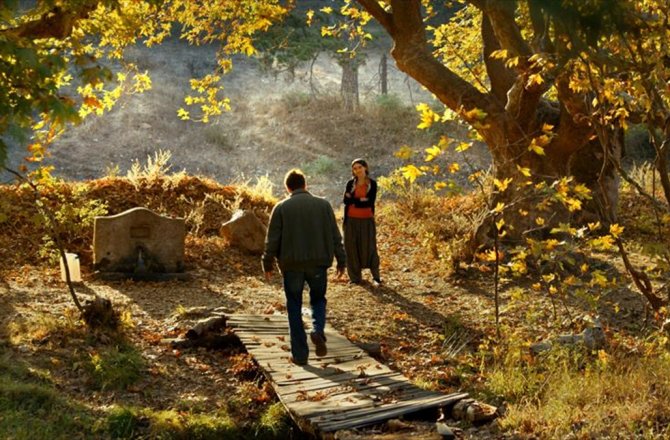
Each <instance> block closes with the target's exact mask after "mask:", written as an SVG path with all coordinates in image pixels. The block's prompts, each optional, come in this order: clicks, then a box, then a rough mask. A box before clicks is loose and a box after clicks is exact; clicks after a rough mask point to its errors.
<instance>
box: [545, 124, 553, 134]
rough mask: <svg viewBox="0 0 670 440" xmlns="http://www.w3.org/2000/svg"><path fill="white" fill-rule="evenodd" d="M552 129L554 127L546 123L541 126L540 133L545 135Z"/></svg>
mask: <svg viewBox="0 0 670 440" xmlns="http://www.w3.org/2000/svg"><path fill="white" fill-rule="evenodd" d="M553 129H554V126H553V125H551V124H547V123H546V122H545V123H544V124H542V131H543V132H545V133H548V132H551V131H552V130H553Z"/></svg>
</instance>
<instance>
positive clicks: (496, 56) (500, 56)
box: [489, 49, 507, 60]
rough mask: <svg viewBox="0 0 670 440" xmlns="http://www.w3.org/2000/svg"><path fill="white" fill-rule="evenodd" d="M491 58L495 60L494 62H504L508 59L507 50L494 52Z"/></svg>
mask: <svg viewBox="0 0 670 440" xmlns="http://www.w3.org/2000/svg"><path fill="white" fill-rule="evenodd" d="M489 57H490V58H493V59H494V60H504V59H505V58H507V50H505V49H498V50H494V51H493V52H491V54H490V55H489Z"/></svg>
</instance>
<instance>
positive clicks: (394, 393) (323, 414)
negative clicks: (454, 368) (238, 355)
mask: <svg viewBox="0 0 670 440" xmlns="http://www.w3.org/2000/svg"><path fill="white" fill-rule="evenodd" d="M227 323H228V326H229V327H230V328H232V329H233V331H234V332H235V334H236V335H238V337H239V338H240V340H241V341H242V343H243V344H244V345H245V346H246V348H247V351H248V352H249V353H250V354H251V356H253V357H254V359H256V361H257V362H258V365H259V367H260V368H261V370H263V372H264V374H265V375H266V376H267V377H268V380H269V381H270V382H271V383H272V385H273V387H274V388H275V390H276V392H277V396H278V397H279V400H280V401H281V402H282V404H284V405H285V406H286V408H287V410H288V412H289V413H290V414H291V417H292V418H293V419H294V420H295V421H296V423H298V425H299V426H303V427H304V426H309V427H310V429H311V430H312V431H314V432H331V431H336V430H339V429H345V428H352V427H356V426H364V425H367V424H371V423H375V422H378V421H382V420H385V419H388V418H392V417H397V416H398V415H402V414H406V413H409V412H414V411H418V410H421V409H425V408H430V407H439V406H443V405H448V404H450V403H453V402H455V401H457V400H460V399H462V398H463V397H466V396H467V395H466V394H451V395H444V394H441V393H437V392H433V391H426V390H423V389H421V388H419V387H417V386H415V385H413V384H412V383H411V382H410V381H409V380H408V379H407V378H406V377H405V376H404V375H402V374H401V373H398V372H395V371H393V370H391V369H390V368H389V367H388V366H386V365H384V364H382V363H380V362H378V361H377V360H375V359H373V358H371V357H369V356H368V355H367V354H366V353H365V352H364V351H363V350H362V349H361V348H359V347H357V346H355V345H354V344H352V343H351V342H350V341H349V340H347V338H345V337H344V336H342V335H340V334H338V333H336V332H335V331H333V330H332V329H331V328H327V329H326V332H325V333H326V338H327V345H328V354H327V355H326V356H324V357H322V358H317V357H315V355H314V347H313V346H312V343H311V341H309V338H308V344H309V346H310V358H309V364H308V365H304V366H300V365H295V364H293V363H291V362H290V360H289V359H290V338H289V335H288V320H287V318H286V316H282V315H231V316H228V317H227Z"/></svg>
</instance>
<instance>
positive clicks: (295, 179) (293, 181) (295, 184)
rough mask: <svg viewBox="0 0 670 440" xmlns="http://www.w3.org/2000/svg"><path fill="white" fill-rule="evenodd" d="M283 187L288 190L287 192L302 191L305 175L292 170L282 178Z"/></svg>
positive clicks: (294, 169)
mask: <svg viewBox="0 0 670 440" xmlns="http://www.w3.org/2000/svg"><path fill="white" fill-rule="evenodd" d="M284 185H286V188H288V190H289V191H295V190H296V189H302V188H304V187H305V175H304V174H303V172H302V171H300V170H299V169H297V168H293V169H292V170H290V171H289V172H288V173H286V177H284Z"/></svg>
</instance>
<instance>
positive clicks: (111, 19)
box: [0, 0, 287, 163]
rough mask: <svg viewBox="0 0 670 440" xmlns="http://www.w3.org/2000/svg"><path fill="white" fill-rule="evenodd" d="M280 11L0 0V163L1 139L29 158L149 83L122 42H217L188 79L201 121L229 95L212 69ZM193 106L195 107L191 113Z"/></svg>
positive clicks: (248, 0)
mask: <svg viewBox="0 0 670 440" xmlns="http://www.w3.org/2000/svg"><path fill="white" fill-rule="evenodd" d="M286 12H287V9H286V6H285V5H282V4H281V2H280V1H279V0H260V1H257V0H234V1H233V0H230V1H213V0H205V1H198V2H191V1H185V0H165V1H164V0H146V1H142V0H124V1H109V0H71V1H67V0H39V1H35V2H21V1H17V0H9V1H4V2H2V3H0V72H1V73H0V134H1V135H2V137H0V163H3V162H4V159H5V157H6V152H7V141H8V140H9V139H13V140H15V141H19V142H20V143H21V144H29V147H28V149H29V151H30V156H31V158H32V160H35V161H39V160H41V158H42V157H43V156H44V153H45V151H44V148H45V146H46V145H47V144H48V143H49V142H50V141H51V140H52V139H53V138H54V136H56V135H57V134H58V133H59V132H60V131H61V130H62V129H63V128H64V127H65V126H66V124H68V123H72V122H78V121H80V120H81V119H82V118H85V117H86V116H87V115H89V114H91V113H97V114H101V113H103V112H104V111H106V110H109V109H110V108H111V107H112V105H113V104H114V102H115V101H116V100H117V99H118V98H119V96H120V95H121V93H123V92H131V93H132V92H139V91H143V90H146V89H147V88H149V87H151V81H150V79H149V77H148V76H147V75H146V74H144V73H143V72H139V71H137V69H136V68H135V66H132V65H129V64H122V65H123V69H122V70H120V71H119V70H117V71H116V72H113V70H112V68H111V67H110V66H111V65H112V63H111V62H112V61H119V62H122V61H123V50H124V48H125V47H127V46H129V45H132V44H136V43H138V42H141V43H142V44H144V45H146V46H152V45H155V44H159V43H161V42H162V41H163V40H164V39H165V38H166V37H168V36H171V35H179V37H180V38H182V39H185V40H187V41H188V42H189V43H191V44H195V45H198V44H210V43H217V44H219V46H220V48H219V50H218V68H217V69H216V70H215V71H214V72H212V73H210V74H209V75H206V76H204V77H202V78H195V79H193V80H192V82H191V85H192V87H193V89H194V96H189V97H187V98H186V104H187V106H193V107H194V108H195V112H190V111H188V110H186V109H182V110H181V111H180V115H181V117H182V118H184V119H188V118H192V117H195V118H199V119H203V120H207V119H208V118H209V117H210V116H212V115H217V114H220V113H221V112H222V111H223V110H224V109H225V107H226V106H227V101H226V100H225V99H223V97H222V96H221V94H220V88H219V87H218V85H219V84H218V82H219V79H220V75H221V74H223V73H225V72H226V71H227V70H228V69H229V68H230V66H231V62H230V55H231V54H234V53H245V54H252V53H254V51H255V48H254V45H253V37H254V35H255V34H256V33H258V32H259V31H264V30H266V29H268V28H269V27H270V26H271V24H272V23H273V22H275V21H277V20H280V19H281V18H282V17H283V16H284V15H285V13H286ZM192 113H195V115H193V114H192Z"/></svg>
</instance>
